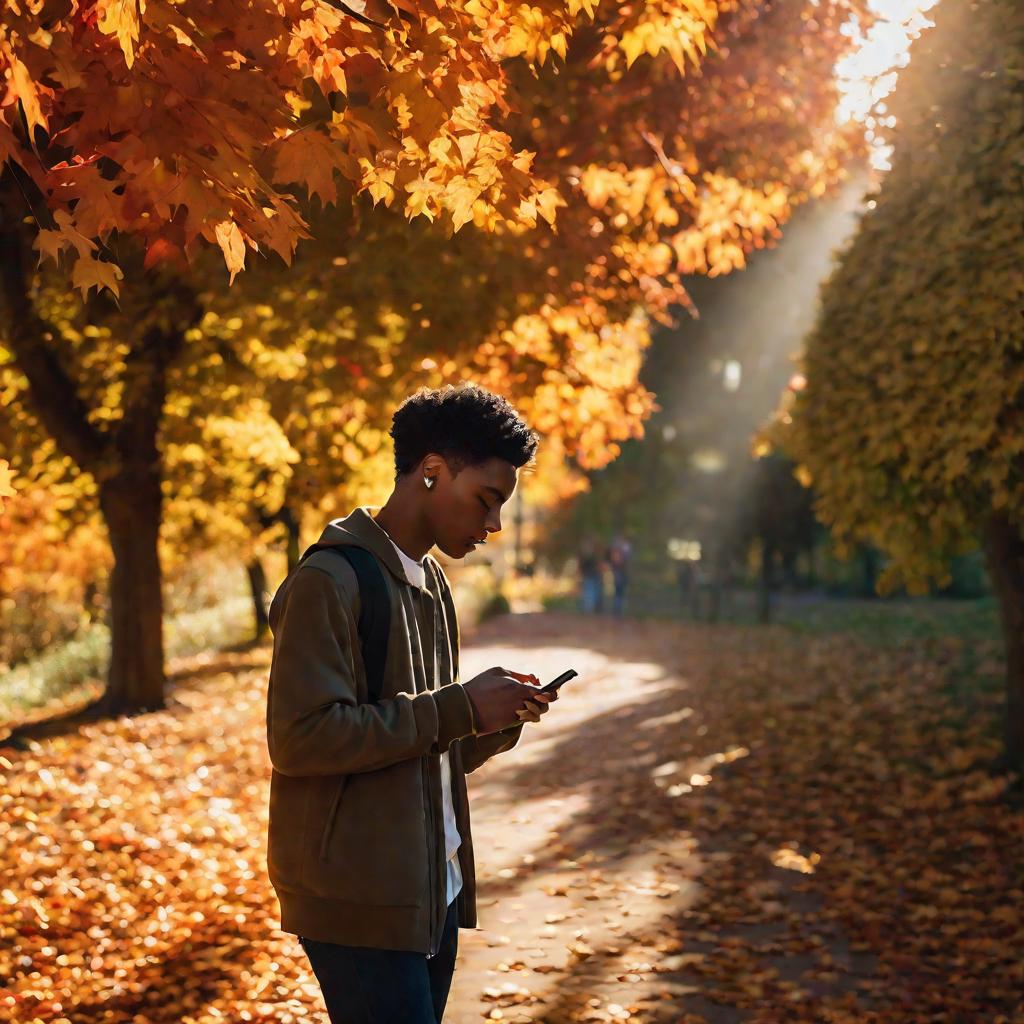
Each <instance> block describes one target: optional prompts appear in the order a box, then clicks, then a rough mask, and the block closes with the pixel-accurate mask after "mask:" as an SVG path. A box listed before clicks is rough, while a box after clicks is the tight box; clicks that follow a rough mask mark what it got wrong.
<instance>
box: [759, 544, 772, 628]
mask: <svg viewBox="0 0 1024 1024" xmlns="http://www.w3.org/2000/svg"><path fill="white" fill-rule="evenodd" d="M774 563H775V548H774V547H772V545H771V544H768V543H766V542H762V547H761V580H760V586H759V587H758V588H757V597H758V602H757V618H758V621H759V622H761V623H762V624H763V625H767V624H768V623H769V622H771V621H772V568H773V567H774Z"/></svg>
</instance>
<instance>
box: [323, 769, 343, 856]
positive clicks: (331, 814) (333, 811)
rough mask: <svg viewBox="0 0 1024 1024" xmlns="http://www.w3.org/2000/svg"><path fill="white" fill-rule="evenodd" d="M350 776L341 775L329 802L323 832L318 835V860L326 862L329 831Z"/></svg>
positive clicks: (329, 837)
mask: <svg viewBox="0 0 1024 1024" xmlns="http://www.w3.org/2000/svg"><path fill="white" fill-rule="evenodd" d="M350 778H351V776H350V775H342V776H341V778H340V779H339V780H338V788H337V789H336V790H335V792H334V799H333V800H332V801H331V806H330V809H329V810H328V812H327V819H326V820H325V821H324V827H323V831H322V832H321V833H320V853H319V857H320V860H327V846H328V844H329V843H330V841H331V829H332V828H333V827H334V822H335V819H336V818H337V817H338V806H339V805H340V804H341V798H342V797H343V796H344V795H345V787H346V786H347V785H348V780H349V779H350Z"/></svg>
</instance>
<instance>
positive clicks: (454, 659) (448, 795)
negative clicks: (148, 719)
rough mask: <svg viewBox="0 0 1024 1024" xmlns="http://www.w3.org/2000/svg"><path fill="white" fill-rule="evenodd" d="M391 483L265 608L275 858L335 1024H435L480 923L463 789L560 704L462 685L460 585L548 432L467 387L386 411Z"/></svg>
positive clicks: (279, 883) (289, 927) (509, 685)
mask: <svg viewBox="0 0 1024 1024" xmlns="http://www.w3.org/2000/svg"><path fill="white" fill-rule="evenodd" d="M391 437H392V438H394V442H395V468H396V478H395V486H394V490H393V492H392V494H391V496H390V497H389V498H388V500H387V502H386V503H385V504H384V506H383V507H377V506H370V505H367V506H359V507H357V508H355V509H353V510H352V512H351V513H350V514H349V515H348V516H346V517H345V518H344V519H336V520H334V521H333V522H332V523H330V524H329V525H328V526H327V528H326V529H325V530H324V531H323V533H322V535H321V537H320V541H319V543H318V544H315V545H313V547H312V548H310V549H309V550H308V551H307V552H306V553H305V555H304V556H303V558H302V560H301V561H300V563H299V565H298V566H296V568H295V569H293V570H292V572H291V573H289V575H288V577H287V578H286V579H285V581H284V583H282V584H281V587H280V589H279V590H278V592H277V594H276V595H275V597H274V601H273V604H272V605H271V608H270V625H271V628H272V630H273V632H274V654H273V660H272V662H271V666H270V685H269V689H268V692H267V743H268V747H269V752H270V761H271V764H272V766H273V771H272V773H271V780H270V823H269V842H268V847H269V848H268V851H267V864H268V869H269V874H270V880H271V882H272V883H273V885H274V888H275V890H276V891H277V896H278V899H279V901H280V904H281V928H282V929H283V930H284V931H286V932H292V933H294V934H296V935H298V936H299V943H300V944H301V946H302V949H303V951H304V952H305V954H306V956H307V957H308V958H309V961H310V964H311V965H312V968H313V973H314V974H315V975H316V979H317V981H318V982H319V984H320V988H321V990H322V991H323V996H324V1001H325V1003H326V1005H327V1013H328V1016H329V1017H330V1020H331V1022H332V1024H385V1022H387V1024H399V1022H400V1024H438V1022H439V1021H440V1020H441V1018H442V1015H443V1013H444V1007H445V1003H446V1001H447V999H448V991H449V988H450V986H451V981H452V975H453V972H454V970H455V959H456V954H457V952H458V934H459V933H458V930H459V928H474V927H476V923H477V915H476V879H475V876H474V870H473V863H474V857H473V841H472V837H471V835H470V830H469V820H470V819H469V800H468V797H467V793H466V775H467V774H468V773H469V772H472V771H475V770H476V769H477V768H479V767H480V765H482V764H483V763H484V762H485V761H487V760H488V758H490V757H493V756H494V755H495V754H500V753H501V752H502V751H505V750H510V749H511V748H512V747H514V746H515V745H516V743H517V742H518V741H519V737H520V734H521V732H522V729H523V724H524V722H537V721H539V720H540V716H541V715H542V714H544V713H545V712H546V710H547V704H548V701H549V700H553V699H555V698H554V697H553V696H550V697H549V696H548V695H540V694H538V693H537V692H536V685H537V684H538V682H539V681H538V679H537V677H536V676H534V675H531V674H530V673H526V672H514V671H512V670H511V669H507V668H489V669H487V670H486V671H485V672H482V673H480V674H479V675H477V676H474V677H473V678H472V679H468V680H466V681H465V682H460V680H459V629H458V624H457V619H456V610H455V604H454V602H453V599H452V592H451V587H450V586H449V584H448V580H447V577H446V576H445V574H444V572H443V570H442V569H441V566H440V565H439V564H438V562H437V561H436V560H435V559H434V558H433V557H431V555H430V554H428V552H429V551H430V549H431V548H432V547H434V546H435V545H436V546H437V547H438V548H440V550H441V551H443V552H444V553H445V554H446V555H447V556H448V557H449V558H464V557H465V556H466V555H468V554H469V553H470V552H471V551H472V550H473V549H474V548H475V547H476V546H477V545H478V544H483V543H484V542H485V541H486V538H487V535H488V534H491V533H497V532H498V531H499V530H501V507H502V506H503V505H504V504H505V503H506V502H507V501H508V500H509V499H510V498H511V497H512V493H513V491H514V490H515V487H516V483H517V477H518V471H519V469H520V468H521V467H522V466H524V465H525V464H527V463H528V462H529V461H530V460H531V459H532V457H533V455H534V452H535V450H536V447H537V436H536V435H535V434H534V433H533V431H531V430H530V429H529V428H528V427H527V426H526V424H525V423H523V422H522V420H520V419H519V417H518V415H517V414H516V412H515V410H514V409H513V408H512V407H511V406H510V405H509V404H508V403H507V402H506V401H505V400H504V399H503V398H500V397H498V396H497V395H493V394H491V393H490V392H488V391H485V390H484V389H483V388H479V387H477V386H476V385H469V384H466V385H460V386H459V387H457V388H455V387H451V386H450V385H449V386H446V387H444V388H440V389H438V390H436V391H431V390H426V389H423V390H421V391H419V392H417V393H416V394H415V395H413V396H412V397H410V398H408V399H407V400H406V401H405V402H404V403H403V404H402V406H401V407H400V408H399V409H398V411H397V412H396V413H395V415H394V419H393V421H392V426H391Z"/></svg>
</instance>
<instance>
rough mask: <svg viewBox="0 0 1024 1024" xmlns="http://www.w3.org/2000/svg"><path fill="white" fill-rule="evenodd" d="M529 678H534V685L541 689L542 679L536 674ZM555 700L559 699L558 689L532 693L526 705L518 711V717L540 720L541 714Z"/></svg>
mask: <svg viewBox="0 0 1024 1024" xmlns="http://www.w3.org/2000/svg"><path fill="white" fill-rule="evenodd" d="M527 678H529V679H532V680H533V683H532V685H533V686H534V687H536V688H538V689H539V687H540V680H539V679H538V678H537V677H536V676H528V677H527ZM554 700H558V690H555V691H554V693H532V694H530V699H529V700H528V701H527V702H526V706H525V707H522V708H519V710H518V711H516V717H517V718H518V719H519V720H520V721H521V722H539V721H540V716H541V715H543V714H544V712H546V711H547V709H548V705H549V704H550V703H551V702H552V701H554Z"/></svg>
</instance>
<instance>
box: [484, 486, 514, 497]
mask: <svg viewBox="0 0 1024 1024" xmlns="http://www.w3.org/2000/svg"><path fill="white" fill-rule="evenodd" d="M484 490H485V491H491V492H492V493H494V494H496V495H497V496H498V497H499V498H501V500H502V501H508V498H506V497H505V495H504V494H502V493H501V491H499V490H498V488H497V487H492V486H491V485H490V484H487V485H486V486H485V487H484Z"/></svg>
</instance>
